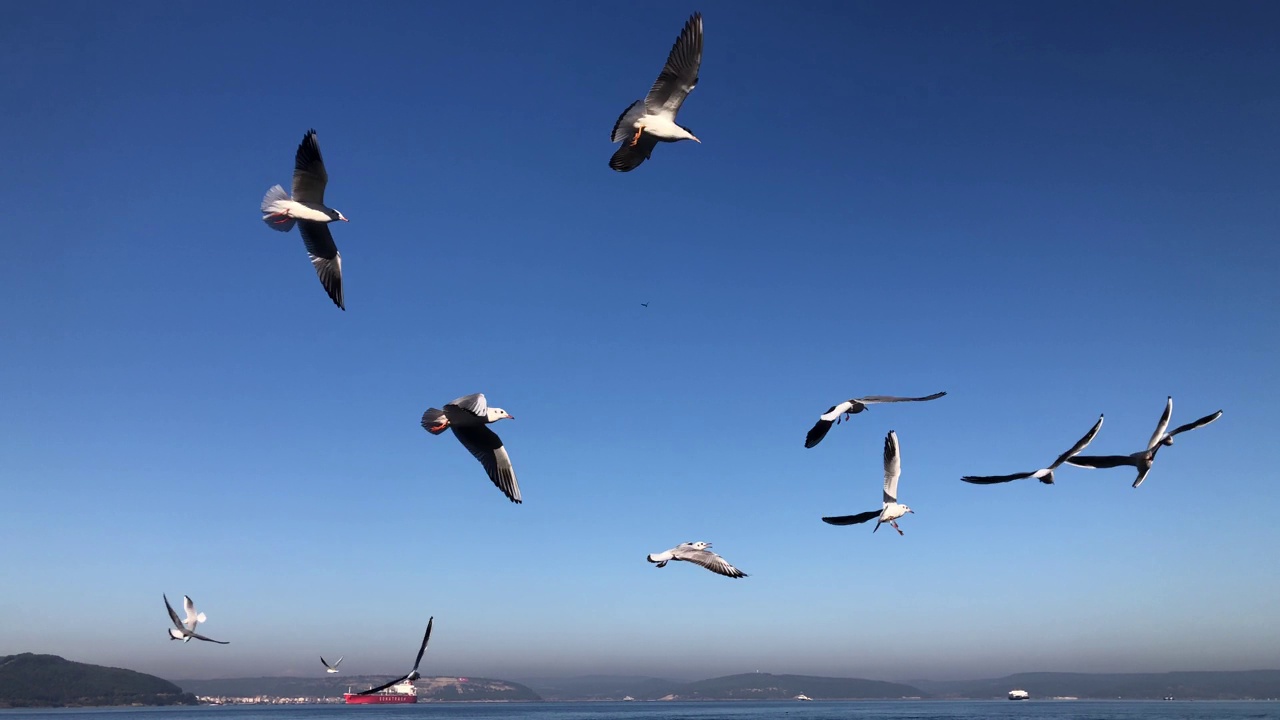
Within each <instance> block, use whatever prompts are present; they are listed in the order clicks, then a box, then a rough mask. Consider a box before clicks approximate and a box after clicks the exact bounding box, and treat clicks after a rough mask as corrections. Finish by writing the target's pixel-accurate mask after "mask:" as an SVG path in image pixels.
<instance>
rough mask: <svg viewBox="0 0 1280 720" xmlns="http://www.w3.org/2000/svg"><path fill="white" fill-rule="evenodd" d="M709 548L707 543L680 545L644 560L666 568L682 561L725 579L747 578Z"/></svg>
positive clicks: (709, 545) (709, 544)
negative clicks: (699, 566) (672, 562)
mask: <svg viewBox="0 0 1280 720" xmlns="http://www.w3.org/2000/svg"><path fill="white" fill-rule="evenodd" d="M710 547H711V543H709V542H686V543H680V544H679V545H677V546H675V547H673V548H671V549H670V550H667V551H666V552H660V553H653V554H651V555H648V556H646V558H645V559H646V560H648V561H649V562H651V563H657V565H658V567H666V566H667V563H668V562H670V561H672V560H684V561H686V562H691V563H694V564H695V565H701V566H702V567H704V568H706V569H708V570H710V571H711V572H713V573H717V574H720V575H724V576H725V577H731V578H744V577H746V576H747V574H746V573H744V572H742V571H741V570H739V569H738V568H736V567H734V566H732V565H730V564H729V563H728V562H726V561H725V559H724V558H722V557H720V556H719V555H717V554H715V553H713V552H711V550H710Z"/></svg>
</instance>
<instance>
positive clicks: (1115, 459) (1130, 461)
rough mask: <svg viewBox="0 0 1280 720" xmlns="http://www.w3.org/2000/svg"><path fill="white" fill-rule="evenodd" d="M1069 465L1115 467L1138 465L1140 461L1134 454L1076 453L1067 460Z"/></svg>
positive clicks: (1096, 467) (1095, 467)
mask: <svg viewBox="0 0 1280 720" xmlns="http://www.w3.org/2000/svg"><path fill="white" fill-rule="evenodd" d="M1067 464H1068V465H1075V466H1076V467H1087V468H1094V469H1099V468H1113V467H1122V466H1125V465H1128V466H1129V467H1137V466H1138V461H1137V460H1135V459H1134V458H1133V456H1132V455H1076V456H1075V457H1073V458H1071V459H1070V460H1068V461H1067Z"/></svg>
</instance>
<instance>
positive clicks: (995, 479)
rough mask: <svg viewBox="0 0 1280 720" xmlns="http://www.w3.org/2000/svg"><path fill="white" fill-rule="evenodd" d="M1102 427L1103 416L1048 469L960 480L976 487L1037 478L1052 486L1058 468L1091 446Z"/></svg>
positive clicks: (969, 476)
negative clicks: (1054, 473) (1054, 472)
mask: <svg viewBox="0 0 1280 720" xmlns="http://www.w3.org/2000/svg"><path fill="white" fill-rule="evenodd" d="M1101 427H1102V416H1101V415H1099V416H1098V422H1096V423H1094V424H1093V427H1092V428H1090V429H1089V432H1087V433H1085V435H1084V437H1082V438H1080V439H1079V440H1078V441H1076V444H1075V445H1074V446H1072V448H1071V449H1070V450H1068V451H1066V452H1064V453H1062V454H1061V455H1059V456H1058V459H1057V460H1054V461H1053V464H1052V465H1050V466H1049V467H1047V468H1044V469H1041V470H1036V471H1034V472H1024V473H1014V474H1012V475H966V476H964V477H962V478H960V479H961V480H963V481H965V482H967V483H973V484H975V485H994V484H996V483H1003V482H1009V481H1010V480H1021V479H1023V478H1035V479H1037V480H1039V481H1040V482H1042V483H1044V484H1045V485H1052V484H1053V471H1054V470H1057V469H1058V466H1059V465H1061V464H1062V463H1064V462H1067V461H1068V460H1070V459H1071V458H1073V457H1075V456H1076V455H1079V454H1080V451H1081V450H1084V449H1085V448H1086V447H1087V446H1088V445H1089V443H1090V442H1092V441H1093V436H1094V435H1097V434H1098V430H1099V428H1101Z"/></svg>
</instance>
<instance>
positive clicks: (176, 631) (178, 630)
mask: <svg viewBox="0 0 1280 720" xmlns="http://www.w3.org/2000/svg"><path fill="white" fill-rule="evenodd" d="M161 597H163V598H164V608H165V609H166V610H168V611H169V619H170V620H172V621H173V627H171V628H169V639H170V640H181V641H182V642H184V643H185V642H191V638H195V639H196V640H204V641H205V642H211V643H217V644H219V645H230V644H231V643H230V642H229V641H223V640H214V639H213V638H207V637H205V636H203V635H201V634H199V633H197V632H196V626H197V625H199V624H200V623H202V622H204V621H205V616H204V613H202V612H196V604H195V603H194V602H192V601H191V598H190V597H188V596H186V595H183V596H182V608H183V610H185V611H186V613H187V617H186V618H185V619H182V618H179V617H178V613H176V612H174V611H173V606H172V605H170V604H169V596H168V595H164V594H163V593H162V594H161Z"/></svg>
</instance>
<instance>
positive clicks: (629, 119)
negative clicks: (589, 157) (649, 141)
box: [609, 100, 644, 142]
mask: <svg viewBox="0 0 1280 720" xmlns="http://www.w3.org/2000/svg"><path fill="white" fill-rule="evenodd" d="M643 116H644V100H637V101H635V102H633V103H631V105H630V106H628V107H627V109H626V110H623V111H622V114H621V115H619V116H618V122H616V123H614V124H613V134H612V135H610V136H609V137H610V140H609V142H622V141H623V140H630V139H631V137H632V135H633V134H634V133H635V124H636V120H639V119H640V118H641V117H643Z"/></svg>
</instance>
